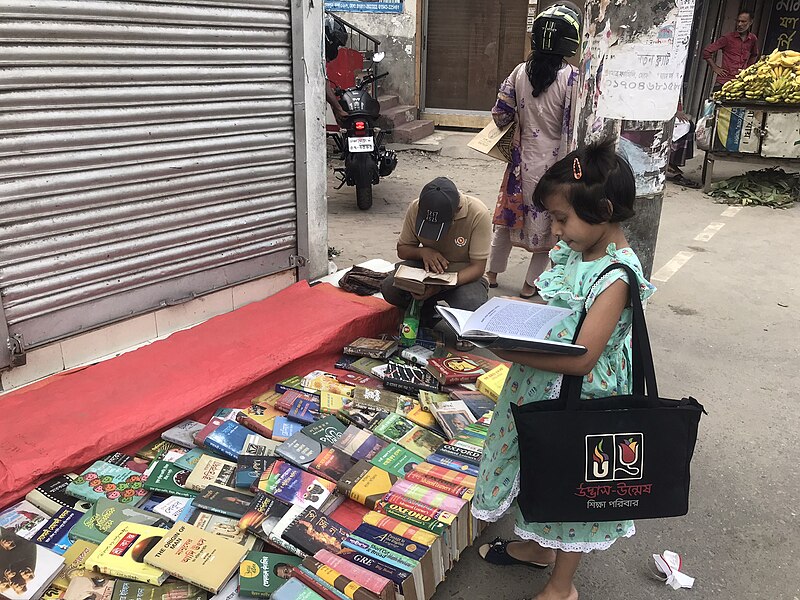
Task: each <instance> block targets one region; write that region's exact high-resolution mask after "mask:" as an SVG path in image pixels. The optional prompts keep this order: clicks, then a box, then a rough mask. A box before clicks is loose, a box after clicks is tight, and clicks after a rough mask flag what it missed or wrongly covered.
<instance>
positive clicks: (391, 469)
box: [369, 444, 422, 477]
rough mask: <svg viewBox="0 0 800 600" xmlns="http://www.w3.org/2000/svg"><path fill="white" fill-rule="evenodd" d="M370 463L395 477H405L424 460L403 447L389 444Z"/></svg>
mask: <svg viewBox="0 0 800 600" xmlns="http://www.w3.org/2000/svg"><path fill="white" fill-rule="evenodd" d="M369 462H370V463H371V464H372V465H374V466H376V467H378V468H380V469H383V470H384V471H387V472H388V473H391V474H392V475H394V476H395V477H405V476H406V475H407V474H408V473H410V472H411V471H412V470H413V469H414V467H415V466H416V465H418V464H419V463H421V462H422V459H421V458H420V457H419V456H417V455H416V454H414V453H413V452H411V451H410V450H406V449H405V448H403V447H402V446H398V445H397V444H389V445H388V446H386V447H385V448H383V449H382V450H381V451H380V452H378V453H377V454H376V455H375V456H373V457H372V458H371V459H370V461H369Z"/></svg>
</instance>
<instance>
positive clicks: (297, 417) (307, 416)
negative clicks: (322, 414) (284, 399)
mask: <svg viewBox="0 0 800 600" xmlns="http://www.w3.org/2000/svg"><path fill="white" fill-rule="evenodd" d="M286 418H287V419H289V420H290V421H294V422H295V423H300V424H301V425H308V424H309V423H313V422H314V421H316V420H317V419H318V418H319V401H318V400H306V399H304V398H298V399H297V400H295V401H294V403H293V404H292V407H291V408H290V409H289V414H288V415H286Z"/></svg>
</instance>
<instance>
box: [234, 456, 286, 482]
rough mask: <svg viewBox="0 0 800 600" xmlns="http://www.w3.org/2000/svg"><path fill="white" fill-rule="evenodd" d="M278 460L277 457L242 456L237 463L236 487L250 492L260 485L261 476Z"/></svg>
mask: <svg viewBox="0 0 800 600" xmlns="http://www.w3.org/2000/svg"><path fill="white" fill-rule="evenodd" d="M277 459H278V457H277V456H256V455H253V454H241V455H239V460H238V461H236V479H235V481H234V487H236V488H239V489H244V490H250V489H252V488H253V487H254V486H256V485H258V480H259V479H260V478H261V474H262V473H263V472H264V471H266V470H267V469H269V467H270V465H271V464H272V463H274V462H275V461H276V460H277Z"/></svg>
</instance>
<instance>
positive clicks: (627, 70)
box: [592, 0, 694, 121]
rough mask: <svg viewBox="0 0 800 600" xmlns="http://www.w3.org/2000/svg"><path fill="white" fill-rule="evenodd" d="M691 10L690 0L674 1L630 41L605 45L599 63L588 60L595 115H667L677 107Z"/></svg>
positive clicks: (630, 117)
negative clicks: (595, 93)
mask: <svg viewBox="0 0 800 600" xmlns="http://www.w3.org/2000/svg"><path fill="white" fill-rule="evenodd" d="M693 13H694V0H679V3H678V5H677V6H676V7H675V8H674V9H673V10H672V11H670V12H669V14H668V15H667V18H666V19H665V20H664V22H663V23H661V24H659V25H655V26H653V27H652V28H650V30H649V31H648V32H647V33H646V34H644V35H642V36H641V37H640V38H638V39H636V40H634V41H631V42H627V43H620V42H618V43H616V44H613V45H611V46H610V47H608V48H607V50H606V53H605V57H604V59H603V62H602V68H600V67H599V66H598V65H594V64H593V65H592V66H593V67H597V68H598V73H597V77H598V79H599V81H598V87H599V92H600V93H599V97H598V101H597V114H598V115H599V116H600V117H604V118H607V119H627V120H634V121H669V120H670V119H672V117H673V116H674V115H675V112H676V110H677V108H678V99H679V96H680V90H681V83H682V81H683V71H684V67H685V65H686V56H687V53H688V47H689V37H690V35H691V27H692V17H693ZM612 26H613V25H612ZM598 45H600V44H598ZM598 49H599V50H602V49H603V48H602V47H600V48H598Z"/></svg>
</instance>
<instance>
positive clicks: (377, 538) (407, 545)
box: [353, 523, 430, 561]
mask: <svg viewBox="0 0 800 600" xmlns="http://www.w3.org/2000/svg"><path fill="white" fill-rule="evenodd" d="M353 535H354V536H356V537H359V538H361V539H363V540H365V541H367V542H371V543H373V544H379V545H381V546H383V547H384V548H388V549H389V550H392V551H393V552H397V553H398V554H402V555H403V556H405V557H407V558H410V559H412V560H416V561H421V560H422V559H423V557H424V556H425V554H427V552H428V550H429V549H430V548H429V547H428V546H427V545H425V544H422V543H420V542H413V541H411V540H410V539H408V538H405V537H403V536H402V535H398V534H396V533H392V532H390V531H386V530H385V529H381V528H380V527H376V526H375V525H370V524H369V523H362V524H361V525H359V526H358V529H356V530H355V531H354V532H353Z"/></svg>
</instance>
